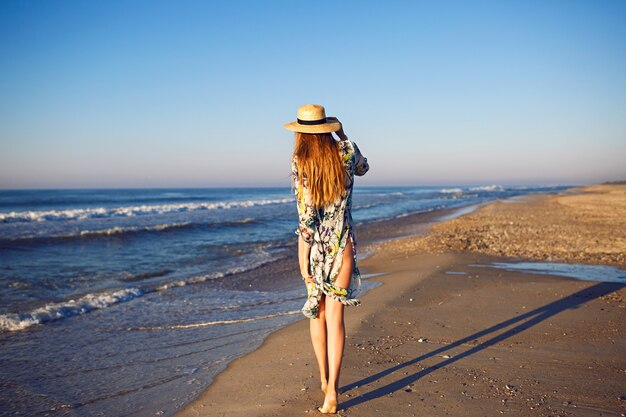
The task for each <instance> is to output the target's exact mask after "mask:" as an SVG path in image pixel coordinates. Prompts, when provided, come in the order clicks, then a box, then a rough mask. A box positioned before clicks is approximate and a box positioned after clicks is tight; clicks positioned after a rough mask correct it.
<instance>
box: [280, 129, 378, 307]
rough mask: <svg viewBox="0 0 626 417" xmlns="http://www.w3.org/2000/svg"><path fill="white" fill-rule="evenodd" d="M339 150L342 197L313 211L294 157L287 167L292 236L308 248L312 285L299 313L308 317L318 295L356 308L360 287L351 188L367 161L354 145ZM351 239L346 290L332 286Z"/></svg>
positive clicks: (346, 142)
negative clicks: (294, 216) (294, 224)
mask: <svg viewBox="0 0 626 417" xmlns="http://www.w3.org/2000/svg"><path fill="white" fill-rule="evenodd" d="M339 148H340V152H341V158H342V161H343V165H344V168H345V170H346V174H347V175H346V194H345V196H344V197H342V198H340V199H338V200H337V201H335V202H333V203H330V204H328V205H326V206H325V207H322V208H319V209H316V208H315V206H314V205H313V204H311V203H310V202H309V196H308V189H307V188H306V183H304V184H303V183H301V182H300V181H298V161H297V158H295V157H294V159H293V160H292V164H291V174H292V177H293V182H294V188H295V193H296V200H297V207H298V218H299V224H298V228H297V229H296V234H297V235H299V236H301V237H302V239H303V240H304V242H306V244H307V245H309V246H310V247H311V252H310V255H309V267H310V272H311V275H313V277H314V278H315V284H311V285H309V286H308V287H307V289H308V298H307V301H306V303H305V304H304V307H303V308H302V313H303V314H304V315H305V316H306V317H308V318H317V316H318V313H319V304H320V300H321V298H322V294H326V295H327V296H329V297H332V298H333V299H335V300H337V301H339V302H341V303H343V304H345V305H351V306H352V305H359V304H360V301H359V300H358V299H356V298H354V295H355V293H356V292H357V291H358V290H359V289H360V287H361V275H360V273H359V268H358V267H357V263H356V239H355V236H354V228H353V225H352V186H353V184H354V176H355V175H359V176H360V175H365V173H366V172H367V171H368V170H369V165H368V163H367V158H364V157H363V155H362V154H361V152H360V151H359V148H358V147H357V146H356V144H355V143H354V142H351V141H349V140H341V141H339ZM348 239H351V240H352V256H353V257H354V269H353V272H352V279H351V280H350V288H339V287H336V286H335V280H336V279H337V276H338V275H339V271H340V270H341V264H342V261H343V252H344V249H345V247H346V244H347V243H348Z"/></svg>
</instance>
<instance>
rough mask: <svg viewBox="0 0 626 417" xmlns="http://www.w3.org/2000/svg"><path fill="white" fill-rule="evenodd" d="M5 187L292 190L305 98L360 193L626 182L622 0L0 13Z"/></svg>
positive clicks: (96, 4) (53, 5) (17, 8)
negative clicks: (321, 109) (324, 117)
mask: <svg viewBox="0 0 626 417" xmlns="http://www.w3.org/2000/svg"><path fill="white" fill-rule="evenodd" d="M0 48H1V49H0V188H39V187H42V188H48V187H134V186H139V187H141V186H156V187H162V186H272V185H278V186H281V185H284V186H288V185H289V178H288V170H289V158H290V154H291V151H292V146H293V138H292V134H291V133H290V132H288V131H286V130H284V129H283V128H282V125H283V124H284V123H286V122H289V121H291V120H293V119H294V118H295V113H296V109H297V107H298V106H299V105H301V104H305V103H319V104H323V105H324V106H326V109H327V111H328V114H329V115H334V116H338V117H339V118H340V119H341V120H342V121H343V123H344V126H345V130H346V133H347V134H348V136H349V137H350V138H351V139H352V140H355V141H356V142H357V143H358V144H359V146H360V148H361V149H362V150H363V152H364V154H365V155H366V156H367V157H368V159H369V161H370V163H371V166H372V169H371V171H370V173H369V174H368V175H367V176H366V177H364V178H363V179H362V180H361V181H360V184H362V185H386V184H390V185H391V184H397V185H423V184H432V185H439V184H459V185H462V184H470V183H471V184H479V183H480V184H493V183H496V184H511V183H533V184H537V183H567V184H572V183H574V184H580V183H588V182H597V181H604V180H613V179H626V2H625V1H570V0H567V1H550V0H547V1H519V2H516V1H490V2H471V1H459V2H449V1H436V2H435V1H432V2H417V1H404V2H397V1H385V2H382V1H375V2H365V1H359V2H357V1H355V2H350V1H338V2H334V1H319V2H294V1H284V2H279V1H263V2H261V1H258V2H252V1H250V2H242V1H220V2H217V1H215V2H212V1H152V0H151V1H87V0H80V1H36V2H35V1H19V0H15V1H8V0H5V1H3V2H2V3H0Z"/></svg>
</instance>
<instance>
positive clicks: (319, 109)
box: [285, 104, 341, 133]
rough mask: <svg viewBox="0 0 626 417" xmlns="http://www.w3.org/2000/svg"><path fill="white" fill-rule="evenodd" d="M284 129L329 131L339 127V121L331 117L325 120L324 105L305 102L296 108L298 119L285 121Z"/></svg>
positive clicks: (311, 131) (310, 131)
mask: <svg viewBox="0 0 626 417" xmlns="http://www.w3.org/2000/svg"><path fill="white" fill-rule="evenodd" d="M285 129H289V130H293V131H294V132H301V133H330V132H336V131H338V130H339V129H341V123H339V122H338V121H335V120H333V119H331V120H326V111H325V110H324V106H320V105H319V104H305V105H304V106H302V107H299V108H298V119H297V120H296V121H295V122H291V123H287V124H286V125H285Z"/></svg>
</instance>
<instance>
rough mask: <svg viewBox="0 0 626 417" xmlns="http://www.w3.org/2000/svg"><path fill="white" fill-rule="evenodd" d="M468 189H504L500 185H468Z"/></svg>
mask: <svg viewBox="0 0 626 417" xmlns="http://www.w3.org/2000/svg"><path fill="white" fill-rule="evenodd" d="M469 190H470V191H504V187H502V186H501V185H495V184H494V185H481V186H480V187H470V189H469Z"/></svg>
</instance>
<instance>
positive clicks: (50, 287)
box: [0, 184, 570, 416]
mask: <svg viewBox="0 0 626 417" xmlns="http://www.w3.org/2000/svg"><path fill="white" fill-rule="evenodd" d="M567 188H570V187H569V186H553V187H538V186H515V187H510V186H500V185H478V186H473V187H467V186H465V187H458V186H450V187H423V186H421V187H359V186H358V184H357V187H355V191H354V197H353V217H354V220H355V222H356V233H357V242H358V237H359V230H360V229H361V228H367V227H370V228H371V227H372V225H375V224H376V223H377V222H381V221H390V220H393V219H401V218H403V217H406V216H410V215H413V214H416V213H425V212H437V211H441V212H442V213H444V212H446V213H448V215H449V213H450V212H451V213H453V215H454V213H457V214H459V213H462V212H463V210H467V209H468V208H471V207H476V206H477V205H479V204H482V203H485V202H488V201H492V200H495V199H505V198H510V197H515V196H522V195H526V194H533V193H559V192H562V191H564V190H566V189H567ZM451 209H454V210H452V211H451ZM296 225H297V213H296V208H295V202H294V198H293V195H292V192H291V190H290V189H288V188H249V189H243V188H237V189H234V188H233V189H229V188H206V189H200V188H198V189H194V188H176V189H166V188H158V189H71V190H3V191H2V190H0V363H1V366H0V388H1V389H0V414H7V415H8V414H11V415H28V416H35V415H48V414H55V415H56V414H58V415H68V416H74V415H80V416H153V415H159V416H169V415H172V414H174V413H175V412H176V411H178V410H180V409H181V408H182V407H184V406H185V405H186V404H187V403H189V402H190V401H191V400H193V399H194V398H195V397H196V396H197V395H198V394H199V393H201V392H202V391H203V390H204V389H205V388H206V387H207V386H208V384H210V382H211V381H212V379H213V378H214V377H215V375H216V374H217V373H218V372H220V371H221V370H223V369H224V368H225V367H226V365H227V364H228V363H229V362H230V361H231V360H233V359H235V358H237V357H239V356H241V355H243V354H245V353H246V352H249V351H251V350H253V349H255V348H256V347H258V346H259V345H260V343H261V342H262V341H263V340H264V338H265V337H267V335H268V334H270V333H271V332H273V331H275V330H276V329H278V328H280V327H282V326H284V325H286V324H289V323H292V322H294V321H295V320H299V319H301V318H303V317H304V316H302V314H301V313H300V308H301V307H302V305H303V304H304V301H305V295H306V290H305V289H304V287H303V285H302V282H301V280H300V278H299V274H298V269H297V260H296V252H295V248H296V247H295V243H296V235H295V234H294V230H295V228H296ZM407 233H408V232H407ZM366 243H372V242H366ZM363 254H364V253H363ZM375 285H376V284H375V283H373V282H368V281H367V279H365V280H364V285H363V291H366V290H367V289H369V288H372V287H373V286H375ZM302 342H303V343H308V341H302Z"/></svg>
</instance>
